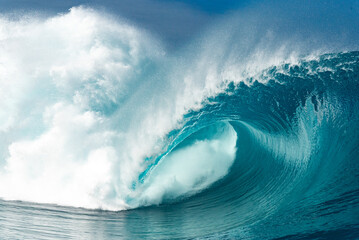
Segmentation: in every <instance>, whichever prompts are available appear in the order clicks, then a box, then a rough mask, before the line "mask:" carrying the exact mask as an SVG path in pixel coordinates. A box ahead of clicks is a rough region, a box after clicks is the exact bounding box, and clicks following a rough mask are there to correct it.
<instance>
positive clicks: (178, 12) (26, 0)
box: [0, 0, 359, 49]
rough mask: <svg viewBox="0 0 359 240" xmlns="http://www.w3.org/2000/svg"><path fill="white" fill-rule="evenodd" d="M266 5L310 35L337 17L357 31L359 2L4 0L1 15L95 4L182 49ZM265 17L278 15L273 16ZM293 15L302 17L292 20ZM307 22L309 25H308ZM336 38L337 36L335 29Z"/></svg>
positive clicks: (1, 2) (42, 11) (47, 12)
mask: <svg viewBox="0 0 359 240" xmlns="http://www.w3.org/2000/svg"><path fill="white" fill-rule="evenodd" d="M261 4H262V5H265V6H264V8H268V9H271V8H272V9H275V11H276V12H277V13H280V14H282V15H283V16H284V15H286V17H285V19H286V21H288V23H289V22H290V21H294V23H290V25H291V26H294V27H295V26H297V25H298V26H300V27H301V28H302V29H303V30H304V31H305V28H306V26H308V27H309V25H312V24H318V25H319V24H320V22H322V26H319V29H323V28H328V29H329V31H330V26H329V24H328V23H330V24H331V22H333V21H332V20H328V19H334V22H337V23H338V24H339V23H340V22H342V23H343V24H342V25H343V28H345V27H350V28H354V27H353V26H352V25H355V24H357V22H356V21H348V19H349V17H348V16H349V15H352V16H351V17H352V18H353V16H355V15H358V16H359V0H346V1H335V0H318V1H311V0H292V1H283V0H270V1H264V0H0V13H8V12H17V14H16V15H17V16H21V14H23V12H28V11H38V12H41V13H45V14H57V13H63V12H67V11H68V9H70V8H71V7H74V6H79V5H85V6H90V7H92V8H95V9H100V10H101V9H104V10H105V11H106V12H109V13H111V14H113V15H115V16H119V17H120V18H122V19H126V20H127V21H129V22H130V23H132V24H134V25H136V26H138V27H140V28H142V29H144V30H147V31H149V32H151V33H152V34H153V35H155V36H156V37H158V38H159V39H161V40H162V41H163V42H164V45H167V47H169V48H175V49H178V48H180V47H181V46H184V45H186V43H187V42H188V41H191V39H193V38H194V37H196V36H197V35H199V34H200V33H201V32H203V31H205V30H206V29H207V28H209V27H210V26H211V25H213V23H215V22H216V21H218V19H221V18H223V16H228V15H230V14H231V13H232V12H238V10H239V11H240V10H241V9H248V8H251V7H253V6H255V7H256V8H258V9H260V8H261ZM287 5H290V6H289V7H288V6H287ZM258 6H259V7H258ZM268 6H269V7H268ZM271 6H274V7H271ZM281 9H282V10H281ZM283 9H285V10H283ZM313 9H315V10H313ZM328 9H329V10H328ZM270 11H271V10H270ZM19 13H20V14H19ZM263 13H264V14H266V15H271V14H272V15H273V16H275V15H277V14H276V13H273V12H269V13H268V12H265V11H263ZM293 14H294V15H296V16H297V17H291V15H293ZM300 14H301V15H302V16H303V17H300V16H299V15H300ZM318 14H319V15H320V17H318ZM259 15H260V14H259ZM298 16H299V17H298ZM258 17H259V18H261V16H258ZM346 18H348V19H346ZM301 19H307V20H309V21H308V23H306V22H305V21H304V20H303V21H302V20H301ZM317 19H318V20H317ZM317 22H319V23H317ZM297 23H298V24H297ZM344 23H345V24H344ZM348 23H349V24H348ZM358 27H359V26H358ZM331 34H332V35H333V34H334V35H335V31H334V32H332V33H331Z"/></svg>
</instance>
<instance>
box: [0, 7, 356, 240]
mask: <svg viewBox="0 0 359 240" xmlns="http://www.w3.org/2000/svg"><path fill="white" fill-rule="evenodd" d="M233 19H236V20H237V21H236V22H235V23H234V21H233ZM226 21H229V22H231V23H233V24H232V25H231V26H230V28H234V29H235V30H226V28H225V27H223V23H221V24H219V26H220V28H221V29H222V31H223V34H222V38H221V40H220V42H219V40H218V39H217V38H216V37H213V36H214V34H213V33H212V32H211V31H209V33H207V34H208V35H206V36H209V37H206V38H204V39H203V37H200V40H198V41H199V42H200V43H201V44H200V46H201V47H199V48H196V47H193V46H192V45H190V46H189V47H188V49H184V50H183V52H184V53H183V52H181V53H168V52H166V50H165V49H164V48H163V47H161V46H162V43H161V42H160V41H159V40H157V39H155V38H153V37H152V36H151V35H150V34H149V33H147V32H145V31H143V30H140V29H138V28H136V27H134V26H131V25H130V24H129V23H126V22H124V21H122V20H119V19H117V18H115V17H113V16H109V15H107V14H103V13H98V12H96V11H94V10H92V9H89V8H84V7H77V8H72V9H71V10H70V12H69V13H66V14H62V15H58V16H55V17H50V18H45V19H44V18H41V17H39V16H37V17H34V16H30V15H29V16H28V17H24V18H23V19H20V20H13V19H11V18H9V17H8V16H4V15H3V16H1V18H0V26H1V27H0V43H1V48H0V79H1V80H0V96H1V102H0V182H1V185H0V197H1V198H2V199H5V200H22V201H30V202H36V203H52V204H58V205H65V206H74V207H84V208H95V209H97V208H100V209H106V210H125V209H131V208H139V207H145V206H152V205H155V206H158V205H159V206H158V208H159V209H161V208H169V209H172V210H173V211H177V210H174V208H179V209H191V216H192V218H191V219H192V220H191V221H192V223H193V221H197V220H198V219H199V216H203V214H204V212H205V214H206V215H207V216H208V217H207V218H206V219H202V220H201V221H202V222H203V224H202V225H203V226H202V228H197V230H196V234H198V231H200V235H201V234H202V235H205V234H214V235H213V238H216V235H215V233H216V232H221V231H229V230H230V229H235V228H236V227H237V228H240V229H241V233H243V234H244V233H245V232H246V231H247V230H245V229H246V228H247V227H248V226H252V227H251V228H250V229H251V230H250V231H252V230H253V229H254V228H255V227H254V226H253V224H255V223H257V222H261V224H262V225H261V224H259V225H256V226H257V227H260V226H263V224H268V225H272V226H276V227H277V228H280V229H281V232H282V233H288V235H289V234H293V233H296V232H298V231H299V232H305V231H306V230H308V229H309V230H310V229H313V227H314V228H318V229H320V230H324V231H325V230H326V229H331V227H332V226H331V225H332V224H336V225H337V227H338V226H341V227H343V228H344V227H347V226H349V225H353V224H354V225H355V226H357V225H358V221H357V220H355V216H354V215H353V214H352V213H349V212H348V211H349V210H348V209H354V210H355V209H356V210H357V209H358V193H359V189H358V186H359V185H358V179H359V176H358V174H357V172H358V171H357V170H358V169H359V165H358V161H357V156H358V154H359V152H358V151H359V148H358V145H359V144H358V143H359V135H358V131H359V129H358V126H359V125H358V123H359V114H358V113H359V111H358V110H359V99H358V98H359V95H358V94H357V90H358V89H359V52H357V51H345V50H346V49H342V48H339V47H336V48H335V49H337V51H336V52H335V53H328V50H327V49H330V48H331V47H333V45H330V44H329V45H328V46H329V47H323V46H322V45H320V47H318V46H314V45H315V44H314V45H311V47H308V45H306V44H307V43H312V42H311V41H312V40H311V39H309V40H308V41H304V40H303V41H300V42H301V43H300V44H299V43H298V44H294V43H293V41H291V40H288V38H283V39H282V38H281V37H282V36H281V37H278V35H277V33H276V28H274V29H268V30H266V31H265V32H264V34H263V31H262V30H263V29H261V28H259V29H257V30H258V32H257V33H256V34H257V35H256V34H254V33H253V34H252V35H250V36H248V37H247V38H239V37H238V36H242V35H243V34H244V33H245V32H246V31H247V30H248V29H247V30H246V29H244V30H243V28H241V27H239V26H240V25H241V24H242V23H243V17H238V16H235V17H232V18H231V19H230V20H226ZM263 21H265V20H263ZM74 22H76V24H73V23H74ZM255 24H257V23H255ZM265 27H267V26H263V28H265ZM218 28H219V27H218V26H217V27H215V30H214V32H218ZM249 30H250V31H251V32H252V29H250V28H249ZM244 35H245V34H244ZM259 36H262V37H261V38H259ZM296 40H297V38H296ZM350 41H352V39H351V40H350ZM196 43H198V42H196ZM293 44H294V45H293ZM346 46H347V45H346ZM204 209H205V211H204ZM249 209H250V210H249ZM317 214H321V215H320V219H321V222H320V223H319V222H318V223H317V225H315V226H313V225H305V224H303V225H302V228H303V229H298V230H295V231H294V230H293V231H292V229H285V227H284V226H282V225H281V223H280V221H279V220H278V219H286V218H288V221H292V222H295V221H299V219H301V220H302V221H304V222H307V221H309V220H308V219H313V218H314V216H317ZM294 215H296V216H299V215H300V216H301V217H298V218H292V217H290V216H294ZM176 216H177V215H176V214H174V215H173V216H172V217H173V219H176ZM177 217H178V216H177ZM213 219H221V224H220V225H219V224H218V222H217V221H211V220H213ZM297 219H298V220H297ZM333 219H336V221H335V223H333ZM191 221H190V222H191ZM188 226H189V225H188ZM189 228H190V227H189ZM309 230H308V231H309ZM190 232H191V231H189V233H190ZM234 234H235V236H237V235H238V229H237V230H236V232H235V233H234ZM262 234H263V236H267V235H266V233H265V232H263V233H262ZM191 236H192V235H191V234H189V237H191ZM195 236H198V235H193V236H192V237H195ZM258 236H259V235H257V237H258Z"/></svg>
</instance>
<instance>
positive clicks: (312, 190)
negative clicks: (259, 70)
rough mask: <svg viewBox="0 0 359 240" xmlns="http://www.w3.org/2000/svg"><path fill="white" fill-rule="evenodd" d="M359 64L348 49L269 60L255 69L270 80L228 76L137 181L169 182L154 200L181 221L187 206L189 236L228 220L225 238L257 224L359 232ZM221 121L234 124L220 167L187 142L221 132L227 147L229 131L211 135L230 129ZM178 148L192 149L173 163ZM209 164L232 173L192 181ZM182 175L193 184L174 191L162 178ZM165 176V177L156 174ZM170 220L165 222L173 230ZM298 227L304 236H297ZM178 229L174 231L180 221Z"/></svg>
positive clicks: (281, 230)
mask: <svg viewBox="0 0 359 240" xmlns="http://www.w3.org/2000/svg"><path fill="white" fill-rule="evenodd" d="M358 73H359V53H358V52H348V53H339V54H328V55H323V56H321V57H320V58H319V59H318V60H313V61H300V62H299V63H298V64H295V65H287V64H284V65H281V66H277V67H273V68H270V69H267V70H266V71H265V72H263V74H262V75H261V76H260V77H265V78H268V79H269V81H268V82H267V83H266V84H261V83H259V82H258V79H255V78H253V79H251V80H250V82H251V85H250V86H248V85H245V84H239V85H233V84H230V85H229V87H228V89H227V90H226V91H225V92H224V93H221V94H219V95H217V96H215V97H213V98H211V99H208V103H207V104H206V105H204V107H203V108H201V109H200V110H198V111H193V112H191V113H189V114H188V115H187V116H186V121H187V123H186V125H185V127H184V128H183V129H181V130H179V131H177V132H175V133H172V135H170V136H169V137H170V139H174V140H172V142H171V143H170V145H169V148H168V152H166V153H165V154H162V155H160V156H159V157H158V159H157V161H156V163H155V164H153V165H151V170H150V171H148V170H147V171H145V173H146V174H143V175H141V177H142V178H141V179H140V181H139V182H140V183H139V184H140V185H141V184H145V185H150V186H151V187H150V188H149V189H151V191H152V192H156V193H158V191H153V189H154V188H156V187H163V185H164V184H170V187H168V188H165V187H163V188H161V190H162V191H164V192H166V193H167V195H166V194H162V195H160V196H164V195H166V197H163V199H162V200H163V201H164V203H166V204H165V205H162V206H159V208H160V209H162V210H161V211H169V212H171V215H170V220H169V221H170V222H178V221H180V219H179V218H182V217H184V216H183V214H182V210H183V209H190V211H189V212H186V214H185V217H186V218H185V220H183V221H184V222H183V224H184V225H185V227H186V232H188V233H190V234H189V236H188V237H195V236H198V234H199V235H207V234H208V233H211V232H212V233H213V234H214V235H213V238H217V237H218V235H216V234H215V233H216V232H218V231H220V232H221V231H228V230H229V229H234V230H232V231H230V234H229V235H228V236H227V237H231V236H241V237H242V234H244V235H243V237H244V238H246V237H249V236H250V231H253V229H257V230H256V231H255V232H256V237H259V238H276V237H280V236H287V237H290V235H293V238H295V237H298V238H302V237H307V238H312V237H315V236H316V235H315V234H320V233H315V232H327V234H328V235H327V236H335V234H340V236H347V237H349V236H356V235H357V234H358V229H357V227H356V226H357V225H358V218H357V217H356V213H357V212H358V210H359V209H358V193H359V189H358V186H359V185H358V175H357V173H356V172H357V171H358V167H359V163H358V160H357V156H358V150H359V149H358V143H359V137H358V134H357V133H358V130H359V129H358V126H359V125H358V122H359V114H358V109H359V105H358V103H359V101H358V100H359V99H358V98H359V95H358V94H357V91H356V89H358V84H359V78H358V76H359V75H358ZM223 126H231V128H232V129H233V130H235V132H236V134H235V135H233V137H235V138H234V139H235V142H236V148H235V149H236V153H235V159H234V161H233V162H229V164H227V165H226V164H225V163H223V162H221V161H220V160H218V159H216V160H215V161H216V162H217V163H218V162H219V165H220V166H218V165H211V164H212V163H211V157H208V156H205V160H204V162H202V159H201V158H202V157H204V156H203V155H204V154H206V153H208V152H210V151H209V150H208V149H206V148H198V149H196V150H195V151H192V150H191V147H192V148H196V146H197V145H199V144H201V143H203V141H204V139H218V140H220V141H222V143H223V144H224V145H225V146H227V147H228V149H232V146H231V145H230V142H227V141H228V140H227V138H226V137H223V138H222V137H219V138H218V137H216V135H217V134H218V133H219V132H220V133H221V134H224V135H226V134H228V133H226V131H225V130H223ZM221 149H222V150H223V149H225V148H224V147H223V146H222V147H221ZM176 153H178V155H180V156H181V154H189V155H190V157H184V156H183V159H182V160H181V158H179V159H176V165H172V163H170V162H171V161H173V159H172V155H176ZM221 155H224V153H223V152H221ZM212 157H214V158H215V155H213V156H212ZM223 158H224V157H222V161H223ZM187 160H188V161H197V163H199V164H200V165H201V166H196V164H193V165H191V164H189V163H188V162H187ZM166 161H169V163H168V162H166ZM208 166H209V167H210V168H213V170H212V171H213V173H214V172H215V171H217V170H218V171H220V170H221V168H223V167H224V168H228V173H227V174H225V176H224V177H223V175H221V177H218V179H220V180H219V181H217V182H216V183H214V184H213V185H211V186H210V187H208V186H207V185H204V186H201V182H200V183H199V184H198V183H197V182H196V181H193V175H192V174H193V173H194V172H196V171H198V173H199V172H201V171H206V167H208ZM166 168H167V169H166ZM186 168H187V171H183V169H186ZM193 168H194V169H193ZM164 169H165V170H164ZM177 170H178V172H176V171H177ZM182 174H183V176H184V177H185V179H186V181H187V182H186V183H183V182H182V184H183V186H182V187H184V185H186V184H189V185H190V186H191V187H192V188H191V191H189V190H188V191H185V190H183V189H181V190H178V189H177V188H178V186H176V184H173V183H171V181H169V180H168V178H170V177H173V179H177V178H178V179H181V178H180V177H179V175H182ZM187 174H188V175H187ZM152 175H155V177H152ZM186 175H187V176H186ZM161 176H162V177H163V178H162V180H163V182H162V184H161V183H158V181H160V180H159V179H160V178H161ZM197 176H202V175H201V174H198V175H197ZM212 176H215V174H213V175H212ZM153 179H155V180H153ZM189 182H190V183H189ZM178 184H181V181H180V180H179V183H178ZM197 184H198V185H197ZM186 186H188V185H186ZM197 186H201V188H202V191H201V192H200V193H198V192H196V191H195V190H196V187H197ZM173 188H176V190H174V189H173ZM173 191H177V194H173ZM193 191H195V192H193ZM169 200H171V201H169ZM155 209H156V208H151V210H141V211H143V212H146V211H149V212H151V211H155ZM349 209H350V210H349ZM204 216H205V217H204ZM177 218H178V219H177ZM213 219H218V221H213ZM313 219H315V221H314V222H313ZM198 222H201V226H200V228H198ZM286 222H290V223H291V225H292V226H295V227H293V228H291V227H288V225H287V224H285V223H286ZM253 225H254V227H253ZM248 226H251V227H250V228H249V227H248ZM334 226H335V227H334ZM182 227H183V226H181V228H179V229H182ZM247 227H248V229H247ZM172 228H173V226H171V230H170V229H168V231H171V232H173V229H172ZM187 228H188V229H187ZM259 229H261V230H259ZM273 229H276V230H275V231H274V232H273ZM161 231H163V229H161ZM166 231H167V230H165V231H164V232H166ZM247 231H249V232H247ZM275 232H276V233H275ZM303 232H306V233H307V235H301V233H303ZM311 232H313V235H310V234H311ZM177 234H178V235H174V236H178V237H179V236H180V230H178V232H177ZM191 234H193V235H191ZM232 234H233V235H232ZM246 234H249V236H247V235H246ZM297 234H299V235H297ZM321 234H323V233H321ZM323 236H326V235H325V234H323ZM167 237H168V236H167ZM249 238H250V237H249Z"/></svg>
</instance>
